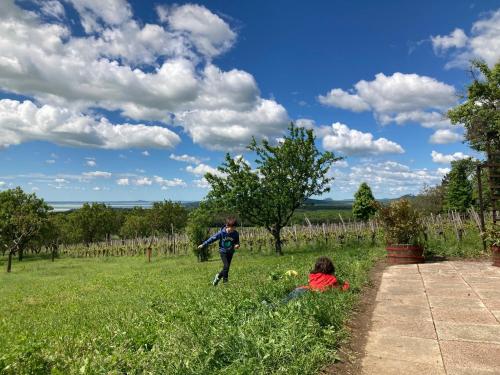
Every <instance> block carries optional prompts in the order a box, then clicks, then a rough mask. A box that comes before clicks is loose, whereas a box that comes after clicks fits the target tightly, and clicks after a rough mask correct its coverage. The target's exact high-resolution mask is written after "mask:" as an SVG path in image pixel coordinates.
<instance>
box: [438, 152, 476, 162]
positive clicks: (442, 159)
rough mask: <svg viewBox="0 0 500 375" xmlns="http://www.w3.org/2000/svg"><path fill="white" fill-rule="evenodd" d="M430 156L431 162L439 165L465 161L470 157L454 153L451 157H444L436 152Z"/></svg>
mask: <svg viewBox="0 0 500 375" xmlns="http://www.w3.org/2000/svg"><path fill="white" fill-rule="evenodd" d="M431 156H432V161H433V162H434V163H441V164H448V163H451V162H452V161H456V160H461V159H467V158H469V157H470V156H469V155H466V154H464V153H462V152H455V153H454V154H451V155H445V154H441V153H440V152H437V151H432V152H431Z"/></svg>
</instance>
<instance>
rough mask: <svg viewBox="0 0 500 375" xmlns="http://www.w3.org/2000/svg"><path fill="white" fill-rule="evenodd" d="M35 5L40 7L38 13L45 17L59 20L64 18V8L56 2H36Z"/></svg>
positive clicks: (44, 0) (53, 0) (50, 0)
mask: <svg viewBox="0 0 500 375" xmlns="http://www.w3.org/2000/svg"><path fill="white" fill-rule="evenodd" d="M35 4H36V5H37V6H39V7H40V8H39V10H40V13H42V14H43V15H45V16H49V17H53V18H56V19H59V20H60V19H62V18H63V17H64V16H65V11H64V7H63V6H62V4H61V3H60V2H59V1H58V0H37V1H35Z"/></svg>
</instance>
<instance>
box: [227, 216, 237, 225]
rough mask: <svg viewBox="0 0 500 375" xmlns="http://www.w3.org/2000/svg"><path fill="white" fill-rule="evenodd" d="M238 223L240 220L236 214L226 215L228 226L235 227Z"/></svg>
mask: <svg viewBox="0 0 500 375" xmlns="http://www.w3.org/2000/svg"><path fill="white" fill-rule="evenodd" d="M237 225H238V221H237V220H236V218H235V217H234V216H228V217H226V226H227V227H235V226H237Z"/></svg>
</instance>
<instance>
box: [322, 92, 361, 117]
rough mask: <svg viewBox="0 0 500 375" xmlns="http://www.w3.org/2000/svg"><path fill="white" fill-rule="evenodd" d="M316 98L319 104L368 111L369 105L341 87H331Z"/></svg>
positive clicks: (354, 110) (355, 110)
mask: <svg viewBox="0 0 500 375" xmlns="http://www.w3.org/2000/svg"><path fill="white" fill-rule="evenodd" d="M318 100H319V102H320V103H321V104H324V105H328V106H331V107H338V108H342V109H348V110H350V111H353V112H362V111H368V110H369V109H370V105H369V104H368V103H366V102H365V101H364V100H363V99H362V98H361V97H360V96H359V95H356V94H349V93H348V92H345V91H344V90H342V89H332V90H330V92H328V93H327V94H326V95H319V96H318Z"/></svg>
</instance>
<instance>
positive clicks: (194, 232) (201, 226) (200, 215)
mask: <svg viewBox="0 0 500 375" xmlns="http://www.w3.org/2000/svg"><path fill="white" fill-rule="evenodd" d="M212 221H213V218H212V215H211V214H210V213H209V212H208V211H207V210H205V209H203V208H202V207H199V208H197V209H195V210H193V211H191V212H190V213H189V216H188V221H187V226H186V233H187V235H188V238H189V243H190V245H191V246H192V247H193V251H194V253H195V255H196V257H197V258H198V260H199V261H200V262H205V261H207V260H208V259H210V255H211V254H210V246H204V247H202V248H201V249H198V245H199V244H200V243H202V242H203V241H205V240H206V239H207V238H208V237H209V235H210V224H211V223H212Z"/></svg>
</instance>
